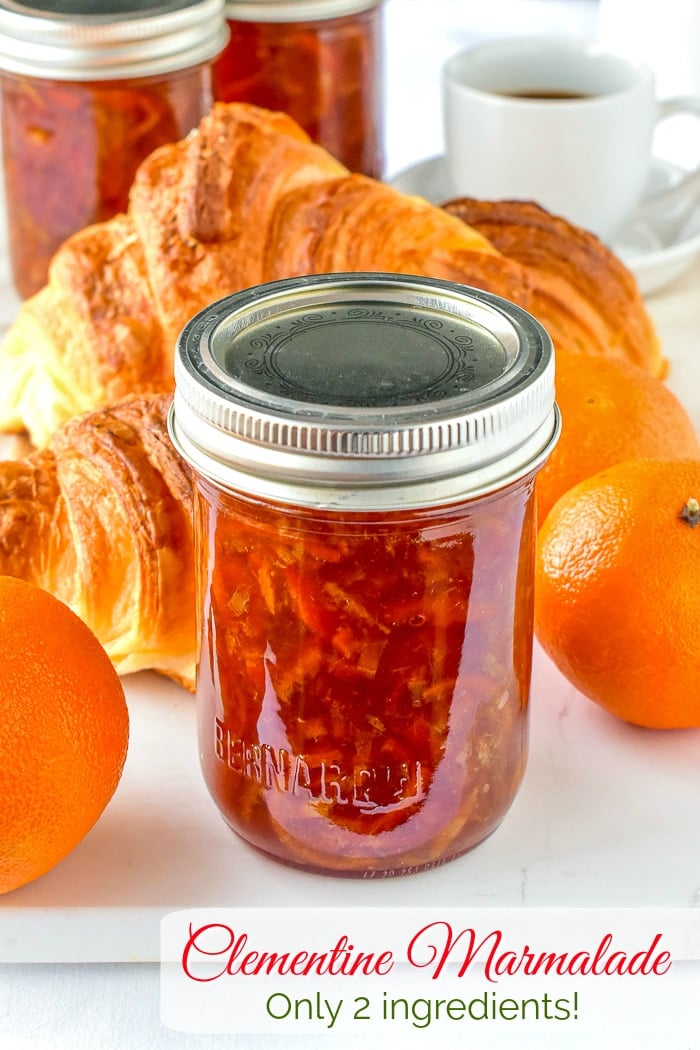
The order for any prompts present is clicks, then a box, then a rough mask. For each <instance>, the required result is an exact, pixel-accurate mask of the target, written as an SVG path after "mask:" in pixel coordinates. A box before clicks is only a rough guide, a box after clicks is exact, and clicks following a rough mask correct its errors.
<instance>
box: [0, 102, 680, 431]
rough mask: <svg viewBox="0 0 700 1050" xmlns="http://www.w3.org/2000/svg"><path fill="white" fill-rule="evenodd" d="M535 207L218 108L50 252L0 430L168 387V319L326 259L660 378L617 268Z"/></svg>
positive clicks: (41, 424)
mask: <svg viewBox="0 0 700 1050" xmlns="http://www.w3.org/2000/svg"><path fill="white" fill-rule="evenodd" d="M533 207H534V206H531V205H530V206H529V205H519V204H518V203H517V202H510V203H509V204H508V205H507V207H505V206H504V207H503V208H502V209H499V207H498V206H497V205H494V212H493V213H492V214H491V215H489V214H484V213H482V212H481V211H479V209H478V208H477V210H476V211H473V210H472V206H471V205H470V203H469V202H462V203H461V204H460V203H459V202H453V203H452V204H451V205H450V207H449V209H441V208H438V207H435V206H433V205H431V204H429V203H428V202H427V201H425V200H423V199H422V198H419V197H411V196H406V195H403V194H401V193H399V192H398V191H396V190H394V189H392V188H391V187H389V186H386V185H384V184H382V183H380V182H377V181H374V180H372V179H369V178H366V177H364V176H361V175H352V174H350V173H349V172H348V171H347V170H346V169H345V168H344V167H343V166H342V165H341V164H340V163H339V162H338V161H336V160H334V159H333V158H332V157H331V156H330V155H329V154H328V153H326V152H325V151H324V150H323V149H322V148H321V147H319V146H316V145H314V144H312V143H311V142H310V140H309V138H308V136H307V135H306V134H305V132H303V131H302V130H301V128H299V127H298V125H296V124H295V123H294V121H293V120H291V118H289V117H286V116H285V115H283V114H280V113H271V112H268V111H266V110H262V109H258V108H256V107H253V106H249V105H245V104H240V103H230V104H217V105H215V106H214V108H213V109H212V111H211V112H210V113H209V114H208V115H207V116H206V117H205V118H204V120H203V121H202V122H201V124H200V126H199V128H198V129H197V130H195V131H194V132H192V133H191V134H190V135H189V136H188V137H187V138H186V139H184V140H182V141H181V142H178V143H176V144H174V145H171V146H164V147H162V148H160V149H158V150H157V151H156V152H155V153H153V154H151V156H150V157H148V158H147V159H146V160H145V161H144V162H143V164H142V165H141V167H140V169H139V171H138V172H137V175H136V178H135V181H134V184H133V187H132V191H131V196H130V201H129V208H128V213H127V214H126V215H119V216H117V217H115V218H114V219H111V220H109V221H108V222H105V223H101V224H97V225H94V226H91V227H88V228H86V229H85V230H83V231H81V232H80V233H78V234H75V235H74V236H73V237H71V238H69V240H68V241H67V242H66V243H65V244H64V245H63V246H62V247H61V248H60V249H59V251H58V252H57V254H56V256H55V257H54V259H53V262H52V265H51V268H50V273H49V282H48V284H47V286H46V287H45V288H43V289H42V290H41V291H40V292H39V293H38V294H37V295H36V296H34V297H33V298H31V299H29V300H27V301H26V302H25V303H24V304H23V305H22V307H21V308H20V310H19V313H18V316H17V318H16V320H15V322H14V324H13V325H12V326H11V328H10V329H9V331H8V333H7V335H6V338H5V340H4V342H3V344H2V346H1V347H0V431H5V432H12V431H19V430H22V429H25V428H26V429H27V430H28V431H29V433H30V435H31V438H32V441H33V442H34V443H35V444H36V445H38V446H43V445H44V444H45V443H46V441H47V440H48V439H49V437H50V435H51V434H52V433H53V432H54V431H55V430H56V428H57V427H58V426H59V425H60V424H61V423H62V422H63V421H65V420H66V419H69V418H71V417H72V416H75V415H77V414H79V413H81V412H85V411H88V410H92V409H95V408H98V407H99V406H101V405H105V404H110V403H112V402H114V401H116V400H118V399H120V398H122V397H124V396H126V395H127V394H133V393H148V392H159V391H169V390H171V389H172V385H173V375H172V362H173V353H174V346H175V342H176V339H177V336H178V333H179V331H180V330H181V328H182V327H183V325H184V324H185V323H186V322H187V321H188V320H189V319H190V318H191V317H192V316H193V315H194V314H195V313H196V312H197V311H199V310H200V309H202V308H203V307H204V306H206V305H208V304H209V303H211V302H213V301H215V300H216V299H219V298H221V297H222V296H224V295H227V294H229V293H231V292H234V291H238V290H240V289H242V288H245V287H249V286H251V285H254V284H257V283H260V282H263V281H269V280H274V279H277V278H282V277H291V276H295V275H301V274H309V273H321V272H332V271H337V272H340V271H343V272H347V271H353V270H370V271H387V272H394V273H409V274H419V275H423V276H432V277H437V278H444V279H448V280H453V281H457V282H460V283H464V284H468V285H473V286H476V287H478V288H482V289H485V290H487V291H492V292H495V293H496V294H499V295H502V296H504V297H505V298H507V299H510V300H511V301H513V302H515V303H518V304H519V305H520V306H522V307H524V308H525V309H527V310H530V311H531V312H533V313H535V315H536V316H537V317H539V319H540V321H541V322H542V323H543V324H544V325H545V326H546V327H548V328H549V330H550V331H551V332H552V334H553V337H554V338H555V341H556V343H557V344H560V345H567V346H571V347H574V348H576V349H584V350H588V351H591V352H597V353H613V354H621V355H624V356H627V357H629V358H631V359H633V360H635V361H637V362H638V363H639V364H641V365H643V366H644V367H646V368H647V369H649V370H650V371H652V372H654V373H657V374H660V373H661V372H662V370H663V367H664V363H663V360H662V357H661V353H660V349H659V346H658V341H657V339H656V335H655V332H654V329H653V325H652V323H651V321H650V319H649V317H648V315H647V313H646V310H645V307H644V304H643V301H642V299H641V296H640V295H639V292H638V290H637V287H636V284H635V282H634V280H633V279H632V278H631V275H630V274H629V273H628V272H627V271H626V270H625V268H624V267H623V266H622V264H621V263H620V262H619V261H618V260H616V259H615V257H614V256H613V255H612V254H611V253H610V252H609V251H608V250H607V249H606V248H604V246H603V245H601V244H600V243H599V242H597V241H596V240H595V238H593V237H592V236H591V235H589V234H585V233H583V231H577V230H575V229H574V228H573V227H571V226H568V225H567V224H566V223H563V222H559V223H555V222H551V223H550V221H549V219H547V217H546V213H542V212H541V210H540V209H535V210H534V211H533ZM534 215H539V217H540V221H539V222H536V221H533V216H534ZM465 219H466V221H464V220H465ZM494 220H495V221H494ZM572 247H575V249H576V250H575V252H571V253H570V249H571V248H572ZM591 263H592V264H593V265H592V266H591V267H590V268H589V264H591ZM564 264H566V265H564Z"/></svg>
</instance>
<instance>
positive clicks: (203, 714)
mask: <svg viewBox="0 0 700 1050" xmlns="http://www.w3.org/2000/svg"><path fill="white" fill-rule="evenodd" d="M176 380H177V390H176V395H175V401H174V406H173V410H172V413H171V418H170V427H171V435H172V437H173V440H174V442H175V444H176V445H177V447H178V448H179V449H180V451H181V452H182V454H183V455H184V456H185V458H186V459H187V460H188V461H189V462H190V464H191V465H192V467H193V468H194V476H195V497H196V498H195V503H196V508H197V509H196V516H195V535H196V543H197V551H198V555H197V557H198V594H199V598H198V602H199V608H198V614H199V623H200V630H201V652H200V661H199V668H198V681H197V704H198V724H199V737H200V755H201V761H202V768H203V773H204V777H205V780H206V783H207V785H208V787H209V790H210V792H211V794H212V796H213V798H214V800H215V802H216V804H217V805H218V807H219V809H220V811H221V813H222V815H223V817H224V819H225V820H226V821H227V823H228V824H229V825H230V826H231V827H232V828H233V829H234V830H235V831H236V832H237V833H238V835H239V836H241V837H242V838H244V839H245V840H246V841H247V842H248V843H250V844H251V845H252V846H254V847H256V848H257V849H259V850H261V851H263V852H265V853H267V854H269V855H270V856H272V857H274V858H276V859H277V860H280V861H283V862H285V863H287V864H291V865H294V866H297V867H302V868H306V869H308V870H312V871H316V872H322V873H326V874H333V875H348V876H359V877H366V878H369V877H374V876H377V875H382V876H389V875H402V874H408V873H410V872H413V871H419V870H422V869H425V868H430V867H433V866H435V865H438V864H442V863H444V862H445V861H447V860H450V859H452V858H454V857H457V856H459V855H460V854H462V853H464V852H465V851H467V850H469V849H471V848H472V847H474V846H476V845H477V844H478V843H479V842H481V841H482V840H483V839H484V838H485V837H486V836H487V835H489V834H490V833H491V832H492V831H493V830H494V829H495V828H496V827H497V826H498V824H499V823H500V822H501V820H502V818H503V816H504V814H505V813H506V811H507V809H508V808H509V806H510V804H511V802H512V800H513V798H514V796H515V794H516V792H517V789H518V786H519V784H520V781H521V779H522V775H523V771H524V767H525V761H526V753H527V723H528V694H529V683H530V669H531V653H532V604H533V548H534V539H535V523H534V514H533V510H534V508H533V485H534V478H535V475H536V472H537V469H538V467H539V466H540V465H541V464H542V462H543V461H544V459H545V458H546V456H547V454H548V452H549V450H550V449H551V447H552V444H553V442H554V441H555V440H556V437H557V432H558V421H557V413H556V409H555V407H554V403H553V375H552V351H551V344H550V342H549V339H548V337H547V336H546V334H545V333H544V332H543V330H542V329H541V328H540V326H539V325H538V324H537V322H536V321H534V319H532V318H531V317H529V315H527V314H525V313H524V312H523V311H521V310H519V309H518V308H516V307H514V306H512V305H511V304H509V303H505V302H504V301H503V300H499V299H497V298H496V297H494V296H490V295H486V294H485V293H481V292H475V291H474V290H472V289H469V290H467V289H464V288H461V287H457V286H454V285H450V284H448V283H447V282H441V281H428V280H425V279H422V278H409V277H396V276H389V275H377V274H352V275H326V276H322V277H314V278H301V279H298V280H287V281H280V282H277V283H275V284H271V285H268V286H263V287H262V288H257V289H252V290H250V291H248V292H244V293H240V294H238V295H234V296H231V297H229V298H227V299H225V300H222V301H221V302H219V303H217V304H214V306H212V307H211V308H210V309H209V310H205V311H203V312H202V313H201V314H199V315H198V316H197V317H196V318H194V319H193V320H192V322H190V324H189V325H188V326H187V328H186V329H185V331H184V332H183V334H182V336H181V340H180V344H179V347H178V354H177V358H176Z"/></svg>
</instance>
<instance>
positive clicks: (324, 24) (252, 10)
mask: <svg viewBox="0 0 700 1050" xmlns="http://www.w3.org/2000/svg"><path fill="white" fill-rule="evenodd" d="M381 14H382V13H381V0H237V2H234V3H227V4H226V16H227V18H228V24H229V29H230V34H231V35H230V39H229V43H228V45H227V47H226V49H225V51H224V53H223V55H222V56H221V58H220V59H219V60H218V61H217V63H216V65H215V69H214V78H215V80H214V82H215V88H214V90H215V94H216V97H217V99H218V100H219V101H222V102H250V103H252V104H253V105H256V106H263V107H264V108H265V109H272V110H282V111H283V112H285V113H288V114H289V116H291V117H293V118H294V120H296V122H297V124H300V125H301V127H302V128H304V130H305V131H306V132H307V133H308V134H309V135H310V137H311V138H312V139H313V141H314V142H318V143H319V144H320V145H321V146H323V147H324V148H325V149H327V150H328V151H329V153H332V154H333V156H335V157H337V159H338V160H339V161H341V163H343V164H345V166H346V167H347V168H349V169H350V171H354V172H360V173H362V174H364V175H370V176H372V177H373V178H380V177H381V174H382V169H383V125H382V98H383V95H382V91H383V84H382V69H383V62H382V17H381Z"/></svg>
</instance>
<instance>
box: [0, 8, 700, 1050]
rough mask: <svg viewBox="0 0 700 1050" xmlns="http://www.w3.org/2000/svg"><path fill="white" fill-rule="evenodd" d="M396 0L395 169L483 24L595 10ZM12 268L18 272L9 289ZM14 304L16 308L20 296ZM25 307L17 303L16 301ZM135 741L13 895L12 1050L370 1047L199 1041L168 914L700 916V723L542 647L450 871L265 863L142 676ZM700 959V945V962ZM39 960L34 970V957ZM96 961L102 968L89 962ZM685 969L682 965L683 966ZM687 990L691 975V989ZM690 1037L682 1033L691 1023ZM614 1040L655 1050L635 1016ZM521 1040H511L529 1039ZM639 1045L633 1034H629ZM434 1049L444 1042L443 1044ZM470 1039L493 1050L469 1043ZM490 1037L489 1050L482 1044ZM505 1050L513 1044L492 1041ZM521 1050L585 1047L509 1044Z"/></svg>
mask: <svg viewBox="0 0 700 1050" xmlns="http://www.w3.org/2000/svg"><path fill="white" fill-rule="evenodd" d="M482 6H483V10H481V11H477V10H476V8H477V5H473V4H469V3H466V2H459V0H431V2H430V3H428V0H392V2H391V3H390V7H389V12H388V16H389V24H390V48H389V89H388V99H387V107H388V147H389V148H388V159H389V168H388V171H389V173H390V172H392V171H393V172H396V171H398V170H400V168H402V167H404V166H405V165H407V164H410V163H413V162H414V161H416V160H419V159H420V158H421V157H425V156H430V155H432V154H434V153H435V152H438V151H439V149H440V144H441V137H440V136H441V129H440V126H439V94H436V77H437V73H438V71H439V65H440V63H441V60H442V58H443V57H444V56H445V55H446V54H447V53H449V52H450V51H451V50H455V49H456V48H457V47H458V46H460V45H461V43H462V42H466V40H467V38H468V37H469V36H470V35H472V34H474V33H488V32H494V31H502V30H503V28H504V26H505V25H506V24H508V25H509V28H510V29H512V30H523V29H524V30H527V31H530V30H532V29H533V27H534V26H536V25H540V24H542V25H544V26H545V28H546V29H548V30H550V29H555V30H561V29H562V28H564V29H567V30H569V29H570V30H572V31H573V30H579V29H584V30H586V31H588V30H589V29H590V28H591V26H593V21H592V19H593V16H594V11H595V5H594V4H592V3H591V2H590V0H561V2H556V0H532V2H530V0H511V2H505V0H503V2H501V0H492V2H491V3H490V4H489V5H482ZM2 276H3V274H2V273H0V278H1V277H2ZM699 285H700V266H695V267H694V268H693V269H692V270H691V271H689V272H688V273H687V274H686V275H685V276H684V277H683V278H682V280H681V281H679V282H678V284H676V285H674V286H673V287H672V288H670V289H668V290H667V291H666V292H665V293H664V294H663V295H661V296H658V297H656V298H654V299H653V300H651V301H650V309H651V311H652V313H653V315H654V317H655V319H656V321H657V323H658V326H659V331H660V334H661V337H662V339H663V342H664V346H665V350H666V353H667V355H668V356H669V357H670V358H671V362H672V371H671V375H670V378H669V384H670V386H671V387H672V388H673V389H674V390H675V391H676V393H678V395H679V396H680V397H681V399H682V400H683V401H684V402H685V404H686V405H687V407H688V408H689V410H690V412H691V414H692V416H693V418H694V420H695V422H696V424H697V425H698V426H700V382H698V378H699V376H700V363H699V362H698V357H697V354H698V349H697V348H698V346H699V345H700V297H699V296H698V286H699ZM5 302H6V304H7V300H5ZM6 308H7V306H6ZM127 688H128V695H129V702H130V707H131V711H132V720H133V721H132V745H131V749H130V753H129V757H128V760H127V766H126V770H125V774H124V778H123V780H122V783H121V784H120V787H119V789H118V792H117V794H116V796H115V798H114V800H113V802H112V803H111V804H110V806H109V807H108V809H107V811H106V812H105V814H104V815H103V817H102V819H101V820H100V821H99V822H98V824H97V825H96V827H95V828H94V829H93V831H92V832H91V833H90V834H89V835H88V837H87V838H86V839H85V840H84V842H83V843H82V844H81V845H80V846H79V847H78V848H77V849H76V850H75V852H74V853H73V854H72V855H71V856H70V857H69V858H67V859H66V861H65V862H64V863H63V864H61V865H60V866H59V867H58V868H56V869H55V870H54V871H53V872H51V873H50V874H49V875H47V876H46V877H45V878H44V879H42V880H40V881H38V882H36V883H34V884H33V885H30V886H28V887H25V888H24V889H22V890H20V891H17V892H16V893H14V894H11V895H8V896H7V897H5V898H1V899H0V962H2V963H4V965H0V1047H2V1048H3V1050H29V1048H31V1050H49V1048H51V1050H53V1048H58V1050H63V1048H66V1050H67V1048H68V1047H71V1048H78V1050H80V1048H83V1047H84V1048H90V1050H92V1048H93V1047H94V1048H97V1047H100V1048H105V1050H112V1048H115V1050H116V1048H117V1047H126V1046H128V1047H130V1048H135V1050H141V1048H142V1047H143V1048H146V1047H149V1048H153V1050H160V1048H171V1047H172V1048H180V1047H187V1048H190V1047H192V1048H195V1047H196V1048H202V1047H205V1048H206V1050H209V1048H210V1047H217V1048H218V1047H219V1046H221V1047H237V1048H238V1047H241V1048H242V1047H246V1048H248V1047H250V1048H251V1050H252V1048H255V1050H266V1048H270V1050H272V1048H277V1047H280V1048H281V1047H282V1046H283V1045H284V1046H285V1047H286V1046H289V1045H290V1043H291V1044H292V1045H298V1046H300V1047H301V1046H304V1047H306V1046H314V1047H315V1046H317V1045H318V1046H321V1045H324V1046H334V1047H340V1046H341V1045H342V1046H343V1047H345V1046H348V1047H349V1046H356V1045H358V1043H357V1041H356V1040H354V1039H352V1040H349V1041H347V1042H345V1041H343V1042H342V1043H341V1041H339V1040H336V1039H334V1038H333V1037H329V1038H327V1039H326V1040H325V1042H323V1043H322V1042H321V1039H318V1040H315V1039H314V1040H303V1041H300V1040H298V1039H289V1038H286V1039H285V1040H284V1041H281V1040H278V1039H276V1038H262V1037H261V1038H259V1039H255V1038H252V1037H251V1038H248V1037H236V1036H232V1037H220V1038H219V1037H211V1038H209V1037H206V1036H202V1037H197V1036H187V1035H182V1034H179V1033H174V1032H169V1031H168V1030H166V1029H164V1028H162V1026H160V1024H159V1021H158V968H157V966H156V965H155V964H153V962H147V961H145V960H153V959H154V958H156V957H157V936H158V927H157V923H158V918H159V916H160V914H162V912H163V911H167V910H171V909H175V908H177V907H183V906H195V905H202V904H212V905H215V906H226V905H241V906H245V905H250V906H252V905H256V904H257V905H260V904H270V903H275V904H276V905H277V906H286V905H297V906H309V907H311V906H321V905H324V904H325V905H334V904H343V905H358V906H369V907H374V908H378V909H383V908H388V907H392V906H396V905H400V904H402V905H422V904H425V905H430V904H435V903H436V902H440V903H441V904H442V905H445V906H451V905H454V906H459V907H470V908H475V909H477V908H483V907H487V906H489V907H497V908H502V909H504V912H505V913H506V914H507V912H508V910H509V909H517V908H534V907H545V908H548V909H555V908H573V909H581V908H585V907H605V908H609V909H611V920H612V919H613V918H614V914H615V910H616V909H621V908H625V909H630V908H631V909H638V910H639V913H640V916H641V915H642V914H643V913H644V911H645V909H649V908H653V909H658V908H673V909H681V910H686V909H687V910H689V911H690V910H692V912H693V914H694V915H695V914H696V912H695V909H697V908H698V906H699V905H700V833H698V821H697V815H696V807H697V802H698V799H699V798H700V731H693V732H685V733H668V734H662V733H651V732H644V731H641V730H636V729H634V728H632V727H629V726H625V725H622V724H619V723H617V722H615V721H614V720H612V719H610V718H609V717H608V716H606V715H605V713H604V712H602V711H599V710H598V709H596V708H595V707H593V706H592V705H590V704H589V703H587V702H586V701H584V700H582V698H580V697H579V696H578V695H577V694H576V693H575V691H574V690H573V689H572V688H571V687H570V686H568V685H567V684H566V683H565V682H564V681H563V680H562V679H561V677H560V676H559V675H558V673H557V672H556V671H555V670H554V668H553V667H552V665H551V664H550V663H549V661H548V660H546V659H545V658H544V657H543V656H542V655H541V654H539V653H538V654H537V656H536V664H535V674H534V680H533V700H532V716H533V718H532V750H531V758H530V763H529V768H528V772H527V776H526V780H525V784H524V786H523V790H522V791H521V793H520V795H519V796H518V798H517V800H516V802H515V804H514V806H513V808H512V810H511V812H510V813H509V814H508V816H507V818H506V820H505V822H504V824H503V825H502V827H501V828H500V829H499V831H498V832H497V833H496V834H495V835H493V836H492V838H491V839H490V840H489V841H488V842H487V843H485V844H484V845H483V846H482V847H481V848H480V849H478V850H476V851H475V852H474V853H472V854H470V855H468V856H467V857H465V858H462V859H461V860H460V861H457V862H454V863H453V864H450V865H447V866H445V867H444V868H441V869H437V870H436V871H433V872H429V873H426V874H424V875H419V876H412V877H410V878H407V879H403V880H392V881H390V882H385V883H375V882H369V883H361V882H345V881H337V880H326V879H322V878H319V877H314V876H308V875H304V874H301V873H299V872H293V871H289V870H286V869H283V868H280V867H278V866H277V865H274V864H272V863H270V862H268V861H265V860H263V859H262V858H260V857H259V856H257V855H256V854H253V853H252V852H251V851H250V850H248V849H247V848H246V847H245V846H244V845H242V844H241V843H240V842H238V841H237V840H236V839H234V838H232V837H231V835H230V833H229V832H228V831H227V830H226V828H225V827H224V825H223V823H222V822H221V820H220V818H219V817H218V814H217V813H216V811H215V809H214V807H213V805H212V804H211V802H210V801H209V799H208V796H207V795H206V791H205V789H204V787H203V784H202V782H201V778H200V776H199V771H198V768H197V759H196V747H195V743H194V734H193V728H194V721H193V714H194V713H193V708H192V701H191V699H190V698H189V697H188V696H187V695H186V694H184V693H183V692H182V691H180V690H178V689H177V688H176V687H175V686H173V685H171V684H169V683H166V682H164V681H162V680H159V679H156V678H155V677H152V676H148V675H143V676H139V677H138V678H135V679H133V680H131V681H129V682H128V685H127ZM689 954H690V955H693V954H694V952H689ZM20 959H21V960H24V962H23V963H22V964H19V960H20ZM80 960H85V961H88V962H89V963H90V965H84V964H83V963H81V962H80ZM679 974H680V971H679ZM682 974H683V980H684V981H687V982H688V988H689V992H688V994H687V996H686V998H685V1000H684V1001H685V1003H686V1006H687V1024H685V1021H684V1020H683V1018H682V1019H681V1031H682V1035H683V1037H682V1039H681V1040H680V1041H678V1042H676V1041H671V1039H670V1037H669V1041H668V1042H667V1043H664V1045H663V1047H659V1050H672V1047H673V1048H675V1047H676V1046H677V1047H678V1048H679V1050H681V1048H686V1050H687V1048H691V1050H693V1048H695V1047H698V1046H700V1042H699V1041H698V1040H697V1037H696V1032H697V1031H700V1018H699V1017H698V1014H697V1005H696V1001H697V998H698V997H697V996H694V995H693V993H692V991H690V989H697V988H699V987H700V965H698V964H697V963H687V964H685V966H684V968H683V970H682ZM679 979H680V978H679ZM674 1031H675V1029H674ZM609 1038H610V1041H609V1043H606V1042H599V1043H598V1045H600V1046H603V1045H606V1046H607V1045H609V1046H610V1047H615V1048H616V1050H617V1048H621V1047H627V1046H629V1047H632V1046H634V1047H635V1048H642V1047H646V1046H651V1045H652V1044H648V1043H646V1042H645V1037H644V1032H643V1031H641V1030H636V1029H635V1025H634V1018H630V1019H629V1025H628V1026H627V1027H626V1028H625V1029H624V1031H623V1030H622V1029H615V1030H612V1031H611V1032H610V1033H609ZM513 1039H514V1040H515V1041H512V1040H513ZM630 1040H631V1041H630ZM422 1045H424V1046H432V1045H434V1044H433V1043H432V1042H431V1037H430V1036H429V1035H426V1038H425V1040H424V1041H423V1043H422ZM469 1045H473V1046H476V1045H479V1044H477V1043H476V1042H470V1044H469ZM484 1045H485V1044H484ZM488 1045H496V1044H493V1043H489V1044H488ZM499 1045H503V1046H511V1047H512V1046H516V1045H517V1046H531V1045H532V1046H534V1045H537V1046H539V1047H546V1046H552V1047H555V1046H557V1047H558V1046H566V1047H568V1046H577V1045H585V1044H581V1043H579V1042H578V1041H577V1037H576V1034H575V1032H574V1033H571V1032H570V1031H568V1032H567V1034H566V1035H565V1036H564V1035H562V1036H559V1037H557V1041H554V1042H551V1041H550V1042H548V1037H539V1036H538V1038H537V1041H536V1042H532V1043H531V1042H529V1041H528V1039H527V1038H526V1037H525V1036H522V1038H521V1037H520V1033H519V1034H518V1035H517V1036H515V1035H514V1036H510V1037H507V1038H506V1041H505V1042H503V1043H502V1044H499Z"/></svg>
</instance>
